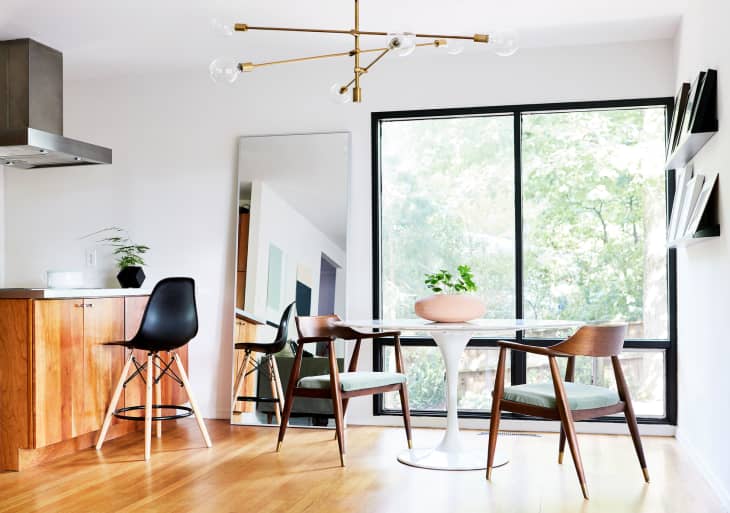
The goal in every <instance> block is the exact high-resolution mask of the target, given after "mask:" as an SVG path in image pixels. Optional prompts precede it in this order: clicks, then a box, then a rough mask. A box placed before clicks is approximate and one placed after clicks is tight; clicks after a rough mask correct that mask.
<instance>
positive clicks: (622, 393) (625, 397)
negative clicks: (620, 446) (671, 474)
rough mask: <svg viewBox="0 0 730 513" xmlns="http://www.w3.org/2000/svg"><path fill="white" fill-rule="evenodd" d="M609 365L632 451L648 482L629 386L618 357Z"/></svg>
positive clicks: (613, 358)
mask: <svg viewBox="0 0 730 513" xmlns="http://www.w3.org/2000/svg"><path fill="white" fill-rule="evenodd" d="M611 363H612V364H613V372H614V375H615V376H616V384H617V388H618V392H619V397H620V398H621V400H622V401H624V405H625V406H624V415H625V416H626V423H627V424H628V426H629V432H630V433H631V439H632V440H633V442H634V450H635V451H636V457H637V458H639V465H641V471H642V472H643V474H644V481H646V482H647V483H648V482H649V469H648V468H647V466H646V457H645V456H644V448H643V447H642V445H641V436H640V435H639V424H638V423H637V422H636V415H635V414H634V405H633V404H632V402H631V395H630V394H629V386H628V384H627V383H626V378H625V377H624V372H623V369H622V368H621V361H620V360H619V358H618V356H612V357H611Z"/></svg>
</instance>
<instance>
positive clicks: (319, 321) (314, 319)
mask: <svg viewBox="0 0 730 513" xmlns="http://www.w3.org/2000/svg"><path fill="white" fill-rule="evenodd" d="M340 320H342V319H340V317H339V316H338V315H315V316H311V317H297V318H296V322H297V332H298V333H299V338H304V339H307V338H330V337H332V338H341V339H344V340H354V339H357V338H359V335H358V333H357V332H356V331H355V330H353V329H351V328H348V327H346V326H334V325H333V323H334V322H337V321H340Z"/></svg>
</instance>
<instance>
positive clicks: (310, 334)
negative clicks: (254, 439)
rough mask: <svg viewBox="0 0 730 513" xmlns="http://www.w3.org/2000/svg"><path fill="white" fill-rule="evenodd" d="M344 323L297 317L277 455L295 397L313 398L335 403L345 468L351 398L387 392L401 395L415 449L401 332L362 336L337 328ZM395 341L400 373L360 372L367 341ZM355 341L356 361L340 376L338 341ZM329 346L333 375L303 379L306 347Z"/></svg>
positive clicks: (330, 318)
mask: <svg viewBox="0 0 730 513" xmlns="http://www.w3.org/2000/svg"><path fill="white" fill-rule="evenodd" d="M337 321H340V318H339V317H338V316H336V315H322V316H316V317H297V318H296V324H297V331H298V333H299V340H298V341H297V352H296V356H295V357H294V365H293V367H292V372H291V376H290V377H289V384H288V386H287V392H286V399H285V400H284V414H283V416H282V420H281V425H280V426H279V439H278V442H277V444H276V450H277V452H278V451H279V450H280V449H281V444H282V442H283V441H284V435H285V434H286V428H287V423H288V421H289V417H290V415H291V411H292V407H293V404H294V398H295V397H312V398H319V399H331V400H332V411H333V414H334V418H335V436H336V439H337V444H338V447H339V450H340V464H341V465H342V466H343V467H344V466H345V425H344V417H345V413H346V412H347V405H348V403H349V401H350V399H351V398H353V397H358V396H365V395H374V394H381V393H384V392H398V393H399V394H400V401H401V406H402V409H403V423H404V426H405V430H406V439H407V441H408V448H411V447H412V445H413V444H412V438H411V417H410V410H409V408H408V387H407V384H406V382H407V379H406V375H405V369H404V366H403V355H402V354H401V344H400V332H398V331H381V332H360V331H356V330H354V329H352V328H348V327H344V326H339V325H336V324H335V323H336V322H337ZM377 338H393V339H394V340H395V367H396V372H358V370H357V364H358V359H359V356H360V346H361V344H362V341H363V340H365V339H377ZM336 339H342V340H354V341H355V347H354V348H353V353H352V358H351V359H350V365H349V367H348V369H347V372H342V373H341V372H340V370H339V367H338V365H337V355H336V354H335V340H336ZM317 342H325V343H326V344H327V353H328V354H327V357H328V359H329V373H328V374H323V375H319V376H306V377H300V376H301V368H302V358H303V356H304V346H305V345H306V344H309V343H317Z"/></svg>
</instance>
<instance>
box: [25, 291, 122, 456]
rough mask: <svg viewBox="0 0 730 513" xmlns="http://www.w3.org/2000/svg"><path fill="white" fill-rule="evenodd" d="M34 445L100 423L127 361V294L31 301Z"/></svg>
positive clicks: (66, 437)
mask: <svg viewBox="0 0 730 513" xmlns="http://www.w3.org/2000/svg"><path fill="white" fill-rule="evenodd" d="M33 329H34V337H33V338H34V351H33V360H34V369H35V386H34V390H33V411H34V413H35V444H34V447H45V446H47V445H50V444H54V443H56V442H60V441H63V440H69V439H71V438H75V437H77V436H79V435H83V434H85V433H90V432H92V431H96V430H98V429H100V428H101V425H102V423H103V421H104V414H105V413H106V407H107V405H108V403H109V397H110V393H111V392H110V390H112V387H113V386H114V384H116V381H117V380H118V379H119V374H120V373H121V370H122V367H123V366H124V361H123V358H124V351H123V348H121V347H115V346H104V345H102V344H104V343H105V342H112V341H115V340H122V337H123V336H124V298H96V299H58V300H42V301H34V302H33Z"/></svg>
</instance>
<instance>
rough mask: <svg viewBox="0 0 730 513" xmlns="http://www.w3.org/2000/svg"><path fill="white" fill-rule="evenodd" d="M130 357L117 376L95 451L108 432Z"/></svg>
mask: <svg viewBox="0 0 730 513" xmlns="http://www.w3.org/2000/svg"><path fill="white" fill-rule="evenodd" d="M132 357H133V354H132V353H131V352H130V354H129V358H127V363H125V364H124V368H123V369H122V375H121V376H119V381H117V386H116V388H115V389H114V393H113V394H112V401H111V403H109V408H108V409H107V410H106V415H105V416H104V424H103V425H102V426H101V431H100V432H99V438H98V439H97V440H96V449H97V450H99V449H101V447H102V446H103V445H104V439H105V438H106V434H107V433H108V432H109V426H110V425H111V423H112V415H113V414H114V410H116V409H117V403H118V402H119V396H120V395H122V390H123V389H124V381H125V380H126V379H127V374H129V368H130V367H131V366H132Z"/></svg>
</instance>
